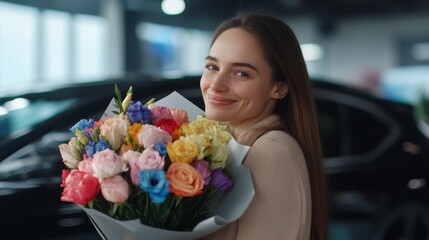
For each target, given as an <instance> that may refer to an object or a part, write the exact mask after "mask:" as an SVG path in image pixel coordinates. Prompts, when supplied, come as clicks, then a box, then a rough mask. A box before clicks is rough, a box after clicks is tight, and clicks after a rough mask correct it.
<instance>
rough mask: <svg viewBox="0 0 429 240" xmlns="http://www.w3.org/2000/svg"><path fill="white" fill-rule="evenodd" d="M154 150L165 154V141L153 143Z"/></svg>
mask: <svg viewBox="0 0 429 240" xmlns="http://www.w3.org/2000/svg"><path fill="white" fill-rule="evenodd" d="M155 150H156V151H158V152H159V154H161V155H162V156H165V155H166V154H167V148H166V147H165V143H163V142H158V143H157V144H156V145H155Z"/></svg>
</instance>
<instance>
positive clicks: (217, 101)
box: [207, 94, 237, 106]
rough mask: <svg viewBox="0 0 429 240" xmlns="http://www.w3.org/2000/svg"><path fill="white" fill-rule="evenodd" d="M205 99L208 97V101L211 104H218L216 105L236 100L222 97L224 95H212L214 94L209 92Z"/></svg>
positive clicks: (227, 103) (223, 104)
mask: <svg viewBox="0 0 429 240" xmlns="http://www.w3.org/2000/svg"><path fill="white" fill-rule="evenodd" d="M207 99H208V101H209V103H211V104H213V105H218V106H225V105H230V104H233V103H235V102H237V101H236V100H232V99H229V98H224V97H220V96H214V95H210V94H209V95H207Z"/></svg>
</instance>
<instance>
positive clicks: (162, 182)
mask: <svg viewBox="0 0 429 240" xmlns="http://www.w3.org/2000/svg"><path fill="white" fill-rule="evenodd" d="M139 177H140V188H141V189H142V190H143V191H144V192H148V193H149V197H150V199H151V200H152V202H153V203H155V204H161V203H163V202H164V201H165V200H166V199H167V195H168V193H170V189H168V186H169V185H170V182H169V181H168V180H167V179H166V178H165V172H164V171H163V170H158V169H145V170H142V171H141V172H140V173H139Z"/></svg>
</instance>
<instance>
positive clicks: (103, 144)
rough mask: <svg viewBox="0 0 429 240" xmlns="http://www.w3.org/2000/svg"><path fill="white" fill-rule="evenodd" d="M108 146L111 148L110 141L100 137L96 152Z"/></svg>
mask: <svg viewBox="0 0 429 240" xmlns="http://www.w3.org/2000/svg"><path fill="white" fill-rule="evenodd" d="M107 148H109V143H108V142H107V141H106V140H104V139H101V138H100V139H99V140H98V142H97V144H95V152H100V151H103V150H104V149H107Z"/></svg>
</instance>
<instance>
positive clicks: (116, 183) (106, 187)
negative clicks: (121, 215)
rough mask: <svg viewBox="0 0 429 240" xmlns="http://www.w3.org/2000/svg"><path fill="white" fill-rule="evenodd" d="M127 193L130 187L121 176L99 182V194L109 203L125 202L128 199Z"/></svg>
mask: <svg viewBox="0 0 429 240" xmlns="http://www.w3.org/2000/svg"><path fill="white" fill-rule="evenodd" d="M129 191H130V186H129V185H128V183H127V182H126V181H125V180H124V178H122V177H121V175H115V176H113V177H109V178H105V179H103V180H102V181H101V193H102V194H103V197H104V198H105V199H106V200H107V201H109V202H113V203H123V202H125V201H126V200H127V199H128V196H129Z"/></svg>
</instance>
